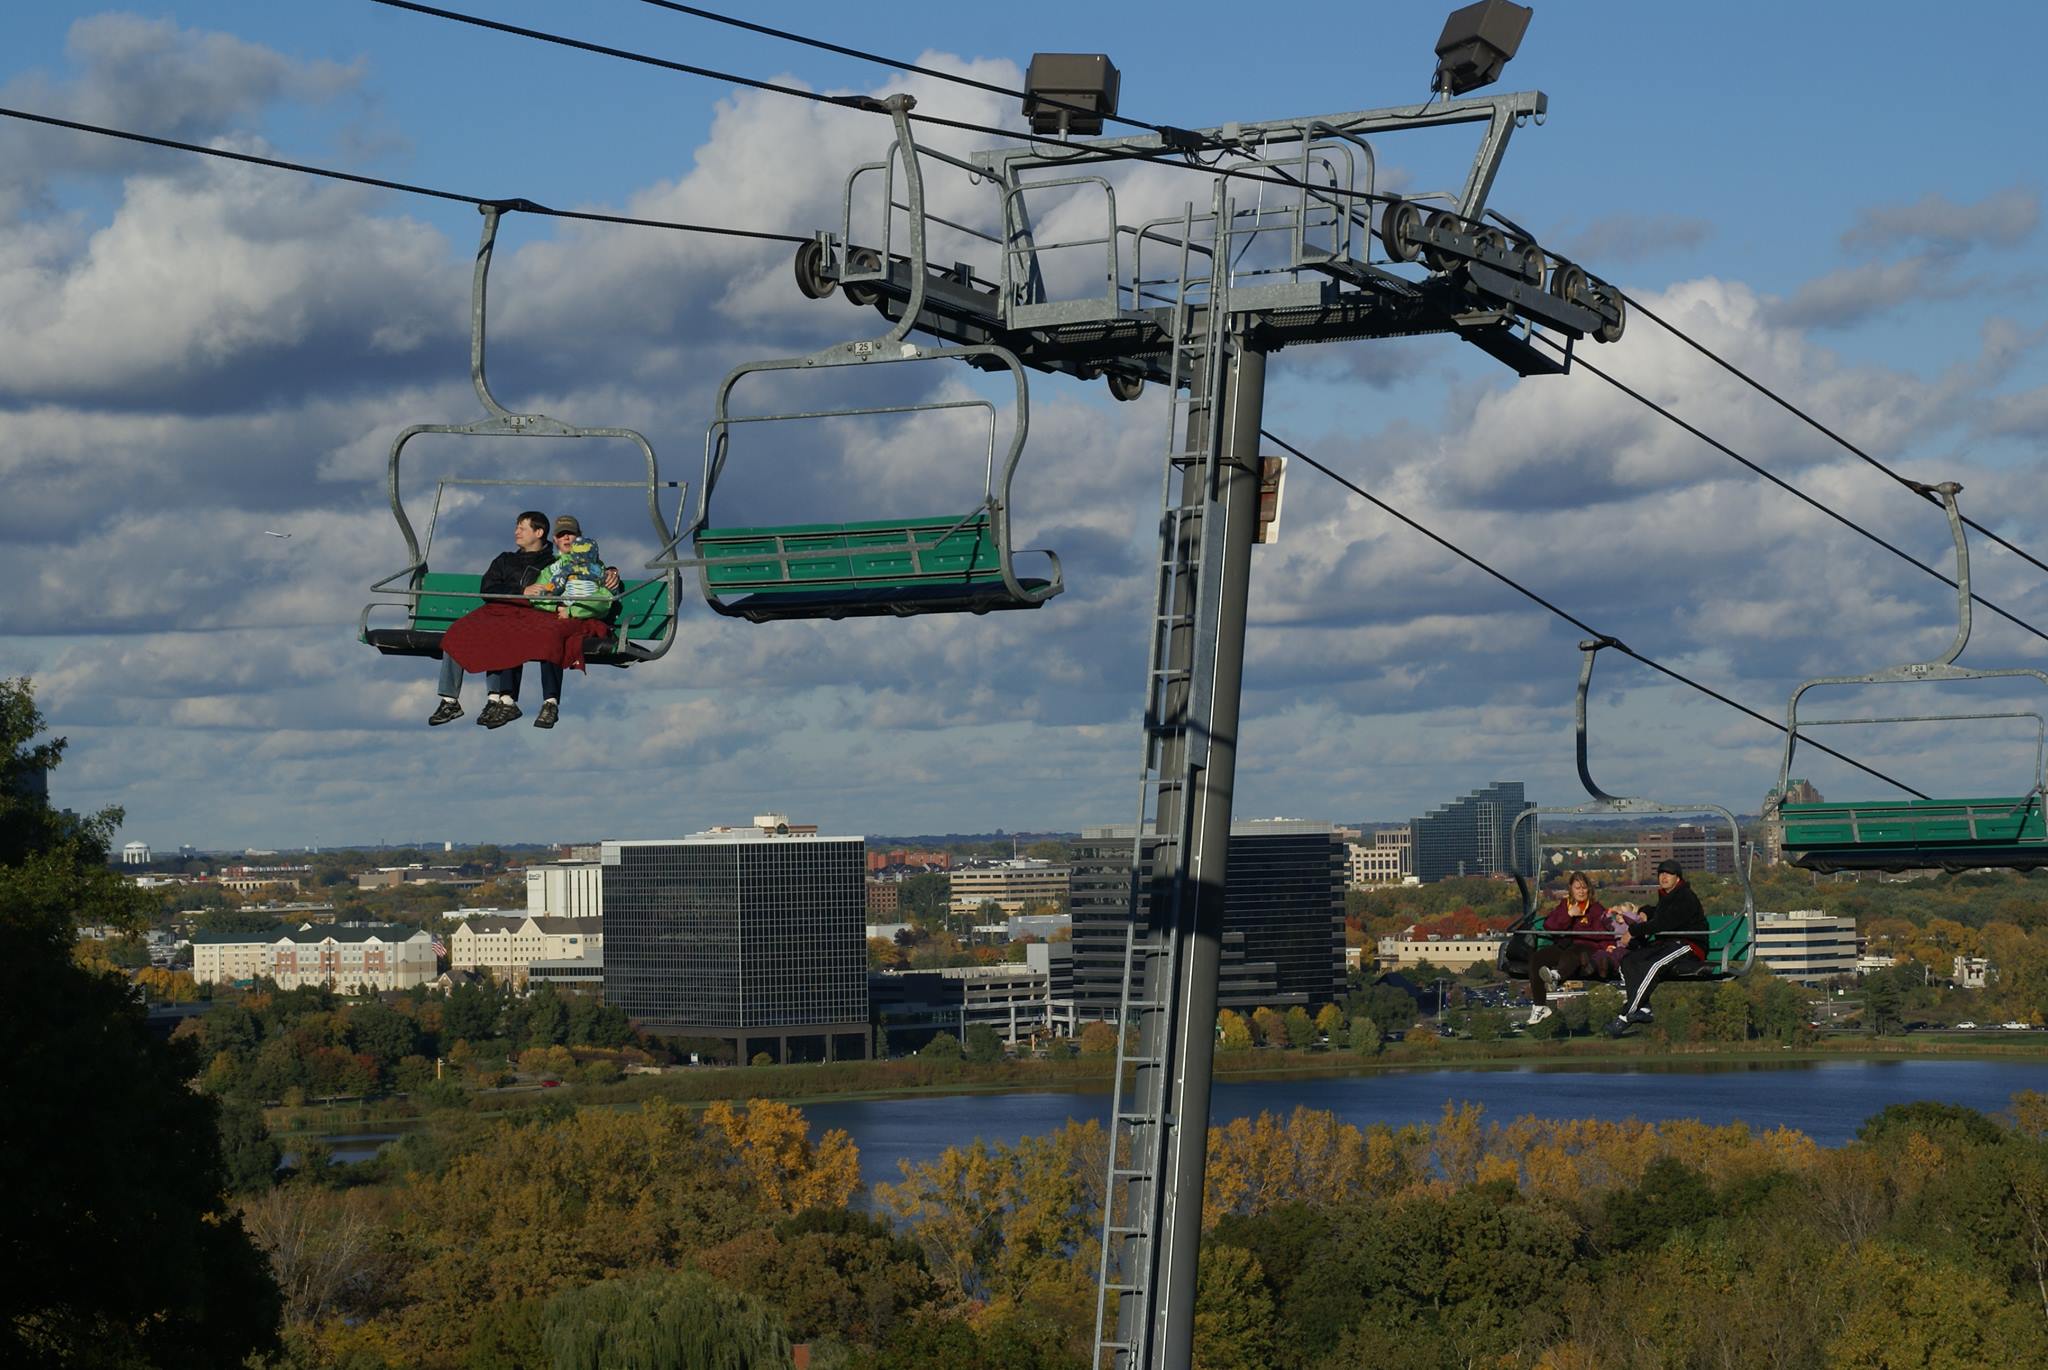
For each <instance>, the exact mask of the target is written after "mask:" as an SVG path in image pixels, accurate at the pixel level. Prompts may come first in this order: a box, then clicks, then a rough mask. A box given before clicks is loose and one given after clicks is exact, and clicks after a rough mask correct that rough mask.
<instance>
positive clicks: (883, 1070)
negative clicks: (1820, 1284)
mask: <svg viewBox="0 0 2048 1370" xmlns="http://www.w3.org/2000/svg"><path fill="white" fill-rule="evenodd" d="M1915 1058H1918V1059H1949V1060H1973V1059H1974V1060H2037V1061H2040V1062H2042V1063H2043V1064H2048V1039H2042V1040H2029V1041H2027V1042H2024V1043H2022V1042H2011V1041H1997V1040H1974V1039H1973V1040H1969V1041H1957V1042H1949V1041H1933V1040H1927V1039H1920V1040H1913V1039H1907V1038H1875V1039H1873V1038H1855V1039H1836V1040H1823V1041H1819V1042H1815V1043H1812V1044H1809V1045H1805V1046H1798V1047H1792V1046H1780V1045H1776V1044H1772V1043H1764V1042H1751V1043H1746V1044H1734V1043H1712V1044H1705V1043H1702V1044H1696V1045H1691V1044H1689V1045H1682V1046H1668V1047H1667V1046H1664V1045H1662V1044H1658V1043H1651V1042H1646V1041H1621V1042H1608V1041H1592V1040H1585V1039H1580V1040H1574V1041H1571V1042H1567V1043H1557V1042H1512V1041H1511V1042H1460V1041H1451V1042H1439V1043H1435V1044H1431V1045H1427V1046H1423V1045H1415V1046H1410V1045H1409V1044H1407V1043H1396V1044H1394V1045H1393V1046H1391V1047H1389V1048H1388V1050H1386V1051H1385V1052H1383V1053H1381V1054H1380V1055H1377V1056H1373V1057H1360V1056H1354V1055H1352V1054H1351V1053H1349V1052H1343V1051H1293V1050H1287V1051H1274V1050H1253V1051H1238V1052H1219V1053H1218V1054H1217V1057H1216V1078H1217V1079H1219V1080H1279V1079H1288V1078H1303V1079H1308V1078H1323V1079H1329V1078H1336V1077H1342V1076H1350V1075H1372V1074H1378V1073H1382V1072H1388V1071H1399V1070H1475V1071H1477V1070H1498V1069H1526V1068H1543V1069H1570V1068H1573V1067H1581V1068H1584V1067H1593V1068H1602V1069H1608V1068H1620V1069H1626V1068H1637V1069H1640V1068H1649V1069H1658V1068H1672V1069H1680V1070H1683V1069H1687V1068H1691V1067H1696V1066H1726V1065H1757V1064H1766V1063H1768V1064H1787V1065H1790V1064H1802V1063H1808V1062H1814V1061H1850V1060H1904V1059H1915ZM1110 1071H1111V1062H1110V1061H1109V1059H1108V1058H1106V1057H1095V1058H1077V1059H1074V1060H1068V1061H1039V1060H1021V1061H1002V1062H997V1063H993V1064H990V1065H972V1064H969V1063H966V1062H958V1063H948V1064H944V1065H940V1064H936V1063H929V1062H921V1061H917V1060H915V1059H911V1060H897V1061H842V1062H836V1063H833V1064H829V1065H791V1066H710V1067H691V1068H687V1069H683V1070H679V1071H675V1072H672V1073H668V1074H663V1075H642V1076H634V1077H632V1078H629V1079H627V1080H624V1081H621V1082H619V1083H616V1084H606V1085H589V1084H579V1085H565V1086H563V1087H562V1088H561V1089H560V1090H559V1091H556V1090H549V1091H546V1092H545V1093H543V1092H542V1091H540V1090H539V1089H537V1088H534V1087H530V1086H529V1087H526V1088H519V1087H514V1088H513V1089H510V1090H505V1091H490V1092H480V1093H478V1094H475V1095H472V1096H471V1098H470V1101H469V1105H468V1107H467V1108H463V1109H455V1110H436V1111H423V1110H421V1109H420V1108H419V1106H418V1105H417V1104H415V1103H414V1102H413V1101H412V1100H411V1099H410V1098H408V1097H406V1096H403V1095H394V1096H391V1097H388V1098H383V1099H373V1100H365V1101H349V1102H346V1103H340V1102H337V1103H333V1104H307V1105H304V1106H301V1107H298V1108H282V1107H279V1108H272V1109H268V1110H266V1116H267V1118H268V1119H269V1121H270V1128H271V1132H272V1135H274V1136H275V1137H277V1138H278V1140H279V1141H281V1142H289V1141H292V1140H299V1139H311V1138H318V1137H324V1136H332V1135H335V1134H337V1133H341V1132H346V1131H348V1130H350V1129H357V1130H360V1129H363V1128H370V1127H374V1128H377V1129H380V1130H387V1131H403V1130H405V1129H406V1128H408V1127H411V1126H417V1125H418V1124H420V1123H422V1122H426V1121H429V1120H432V1119H434V1118H436V1117H446V1116H450V1115H451V1114H453V1115H455V1116H469V1117H486V1118H488V1117H494V1116H498V1115H502V1114H506V1113H512V1112H519V1111H523V1110H526V1109H528V1108H530V1107H532V1106H533V1105H535V1104H537V1103H542V1102H553V1101H555V1100H560V1101H561V1102H563V1103H567V1104H573V1105H575V1106H576V1107H579V1108H580V1107H593V1106H594V1107H610V1108H635V1107H638V1106H639V1105H640V1104H642V1103H644V1102H646V1101H647V1100H648V1099H653V1098H661V1099H667V1100H669V1101H670V1102H673V1103H676V1104H679V1105H683V1106H685V1107H697V1106H702V1105H705V1104H709V1103H711V1102H713V1101H715V1100H719V1099H751V1098H772V1099H777V1100H780V1101H782V1102H784V1103H788V1104H793V1105H797V1106H802V1105H806V1104H824V1103H855V1102H861V1101H864V1100H884V1099H899V1098H910V1097H915V1096H918V1095H923V1094H1030V1093H1048V1092H1073V1093H1085V1092H1090V1091H1099V1090H1106V1089H1108V1087H1109V1080H1110Z"/></svg>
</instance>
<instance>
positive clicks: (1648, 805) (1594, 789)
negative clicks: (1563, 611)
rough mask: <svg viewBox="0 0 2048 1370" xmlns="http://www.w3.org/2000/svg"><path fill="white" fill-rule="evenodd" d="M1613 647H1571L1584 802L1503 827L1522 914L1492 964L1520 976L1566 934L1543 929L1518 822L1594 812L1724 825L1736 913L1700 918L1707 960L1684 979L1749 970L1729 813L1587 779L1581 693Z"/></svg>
mask: <svg viewBox="0 0 2048 1370" xmlns="http://www.w3.org/2000/svg"><path fill="white" fill-rule="evenodd" d="M1620 645H1621V644H1619V643H1618V642H1616V641H1615V640H1614V639H1612V638H1597V639H1593V640H1590V641H1586V642H1581V643H1580V644H1579V650H1580V651H1581V652H1582V653H1584V655H1583V657H1582V658H1581V660H1580V662H1579V693H1578V711H1577V733H1578V764H1579V783H1580V784H1582V785H1584V786H1585V787H1586V793H1587V794H1588V795H1589V796H1591V802H1589V803H1585V804H1578V805H1573V806H1569V807H1543V806H1539V805H1534V804H1532V805H1530V806H1529V807H1528V808H1526V809H1523V810H1522V811H1521V812H1520V813H1519V814H1517V815H1515V820H1514V822H1513V823H1512V824H1511V825H1510V826H1509V829H1508V853H1509V857H1508V859H1509V862H1510V866H1509V869H1510V870H1511V871H1512V872H1513V874H1514V877H1515V885H1516V887H1517V888H1518V889H1519V890H1520V892H1521V896H1522V912H1521V914H1520V916H1519V917H1517V918H1516V919H1515V922H1514V924H1513V926H1512V927H1510V928H1509V929H1508V935H1507V936H1506V937H1505V938H1503V939H1502V940H1501V947H1500V953H1499V955H1498V957H1497V958H1496V964H1497V965H1498V966H1499V967H1500V969H1501V970H1502V971H1503V972H1504V973H1505V974H1507V975H1510V976H1513V977H1515V978H1517V979H1520V978H1522V977H1523V976H1526V975H1527V974H1528V973H1529V957H1530V956H1531V955H1532V954H1533V953H1534V952H1535V950H1536V949H1537V948H1538V947H1540V946H1543V945H1544V944H1545V943H1548V942H1552V941H1556V940H1558V939H1559V938H1560V937H1563V936H1571V935H1572V934H1560V933H1555V932H1550V931H1547V930H1546V929H1545V928H1544V927H1543V913H1544V910H1543V892H1542V878H1541V877H1542V872H1541V869H1540V862H1533V861H1532V862H1531V864H1533V865H1537V866H1538V869H1534V870H1530V869H1525V868H1524V864H1523V858H1524V855H1525V850H1524V840H1525V839H1524V838H1523V836H1522V834H1523V830H1524V829H1523V825H1524V824H1534V823H1535V821H1536V820H1537V819H1539V818H1541V817H1542V816H1543V815H1545V814H1550V815H1558V816H1564V815H1572V816H1579V817H1586V816H1590V815H1597V814H1673V815H1695V814H1716V815H1718V816H1719V817H1720V819H1721V820H1722V821H1723V822H1725V823H1726V824H1727V825H1728V850H1729V852H1730V854H1731V856H1732V858H1733V861H1732V864H1733V866H1734V875H1735V878H1736V880H1737V882H1738V883H1739V884H1740V885H1741V887H1742V908H1741V910H1740V911H1739V912H1736V913H1732V914H1709V915H1708V916H1707V959H1706V962H1705V964H1704V965H1703V966H1702V967H1701V969H1700V970H1699V971H1698V972H1697V973H1695V974H1694V975H1693V976H1691V977H1690V978H1692V979H1695V980H1722V979H1726V978H1728V977H1730V976H1734V975H1740V974H1742V973H1743V972H1744V971H1746V970H1748V969H1749V964H1750V961H1751V959H1752V958H1753V957H1754V956H1755V954H1756V894H1755V891H1754V890H1752V889H1751V887H1750V883H1749V863H1748V862H1747V861H1746V860H1744V855H1743V845H1742V828H1741V825H1740V824H1739V823H1737V821H1736V818H1735V815H1734V814H1733V813H1731V812H1730V811H1729V810H1727V809H1725V808H1723V807H1722V806H1720V805H1719V804H1670V803H1663V802H1660V801H1657V800H1653V799H1636V798H1629V797H1626V796H1621V795H1612V794H1609V793H1607V792H1606V791H1605V790H1603V789H1601V788H1600V787H1599V786H1598V785H1596V784H1594V783H1593V775H1592V772H1591V770H1590V769H1589V767H1588V763H1587V757H1586V696H1587V694H1588V692H1589V690H1590V689H1591V686H1592V682H1593V660H1594V658H1595V657H1596V656H1598V655H1599V653H1600V650H1601V649H1602V648H1603V647H1617V646H1620ZM1527 843H1528V848H1529V853H1530V854H1532V855H1540V852H1541V843H1540V838H1539V837H1538V835H1537V833H1536V831H1535V829H1534V828H1533V827H1532V828H1531V829H1530V830H1529V837H1528V839H1527ZM1570 845H1571V849H1572V850H1574V851H1622V850H1627V849H1629V848H1633V847H1640V846H1641V845H1642V844H1641V843H1640V842H1627V843H1625V842H1573V843H1571V844H1570ZM1714 845H1719V844H1718V843H1716V844H1714ZM1693 864H1694V863H1688V868H1692V866H1693ZM1701 864H1704V863H1701Z"/></svg>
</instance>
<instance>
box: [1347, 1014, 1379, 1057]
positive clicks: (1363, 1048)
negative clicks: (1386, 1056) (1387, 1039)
mask: <svg viewBox="0 0 2048 1370" xmlns="http://www.w3.org/2000/svg"><path fill="white" fill-rule="evenodd" d="M1382 1045H1383V1039H1382V1038H1381V1036H1380V1025H1379V1023H1377V1022H1376V1021H1374V1020H1373V1019H1372V1018H1370V1017H1368V1016H1367V1015H1365V1014H1360V1015H1359V1016H1358V1017H1356V1018H1353V1019H1352V1020H1351V1049H1352V1050H1353V1051H1355V1052H1357V1053H1358V1054H1359V1055H1360V1056H1377V1055H1379V1054H1380V1047H1381V1046H1382Z"/></svg>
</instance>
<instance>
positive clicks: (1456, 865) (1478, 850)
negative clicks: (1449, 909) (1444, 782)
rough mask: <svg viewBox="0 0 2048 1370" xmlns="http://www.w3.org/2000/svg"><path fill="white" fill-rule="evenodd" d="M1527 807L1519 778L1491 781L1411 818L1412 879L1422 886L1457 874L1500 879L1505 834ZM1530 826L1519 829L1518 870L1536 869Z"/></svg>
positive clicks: (1506, 858)
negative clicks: (1413, 858) (1459, 797)
mask: <svg viewBox="0 0 2048 1370" xmlns="http://www.w3.org/2000/svg"><path fill="white" fill-rule="evenodd" d="M1528 806H1529V802H1528V800H1527V799H1525V798H1524V797H1523V793H1522V782H1521V781H1519V780H1497V781H1495V782H1494V783H1493V784H1491V785H1488V786H1487V787H1486V788H1485V789H1483V790H1474V791H1472V793H1470V794H1468V795H1466V796H1465V797H1464V798H1463V799H1455V800H1452V801H1451V802H1450V803H1448V804H1445V805H1444V806H1442V807H1441V808H1437V809H1432V810H1430V811H1429V812H1428V813H1427V814H1424V815H1423V816H1422V817H1421V818H1416V819H1411V820H1410V821H1409V824H1408V829H1409V831H1410V832H1411V833H1412V834H1413V835H1414V843H1415V876H1416V878H1417V879H1418V880H1421V881H1422V882H1423V883H1424V884H1427V883H1429V882H1430V881H1432V880H1448V879H1451V878H1452V877H1454V876H1460V875H1506V874H1508V873H1509V871H1510V869H1511V868H1512V864H1515V863H1511V861H1510V856H1511V853H1510V852H1509V850H1508V834H1509V832H1510V831H1511V830H1512V828H1513V826H1514V822H1515V815H1517V814H1519V813H1520V812H1521V811H1522V810H1523V809H1525V808H1527V807H1528ZM1537 840H1538V839H1537V834H1536V822H1535V820H1534V819H1531V820H1530V821H1529V822H1527V823H1524V824H1523V825H1522V833H1521V852H1520V857H1521V859H1520V862H1519V864H1520V866H1521V868H1522V869H1523V870H1524V871H1533V870H1535V869H1536V844H1537Z"/></svg>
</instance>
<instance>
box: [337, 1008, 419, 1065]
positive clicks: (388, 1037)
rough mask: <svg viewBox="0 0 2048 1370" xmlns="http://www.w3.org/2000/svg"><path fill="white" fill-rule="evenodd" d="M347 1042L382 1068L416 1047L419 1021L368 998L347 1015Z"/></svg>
mask: <svg viewBox="0 0 2048 1370" xmlns="http://www.w3.org/2000/svg"><path fill="white" fill-rule="evenodd" d="M348 1038H349V1045H351V1046H353V1047H354V1048H355V1049H356V1050H357V1051H360V1052H362V1053H363V1054H364V1055H366V1056H369V1057H371V1058H372V1059H373V1060H375V1061H376V1062H377V1064H378V1065H379V1066H381V1067H383V1068H385V1069H389V1068H390V1067H392V1066H395V1065H397V1064H398V1062H399V1061H400V1060H401V1059H403V1058H404V1057H407V1056H411V1055H414V1054H415V1053H417V1052H418V1050H419V1045H420V1029H419V1024H418V1023H416V1022H414V1021H413V1020H412V1019H411V1018H408V1017H407V1016H406V1015H404V1014H403V1013H400V1012H398V1010H396V1009H392V1008H387V1007H385V1006H384V1005H383V1004H380V1003H376V1002H374V1001H373V1002H371V1003H367V1004H362V1005H359V1006H358V1007H357V1008H356V1009H355V1010H354V1011H353V1012H351V1013H350V1014H349V1016H348Z"/></svg>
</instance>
